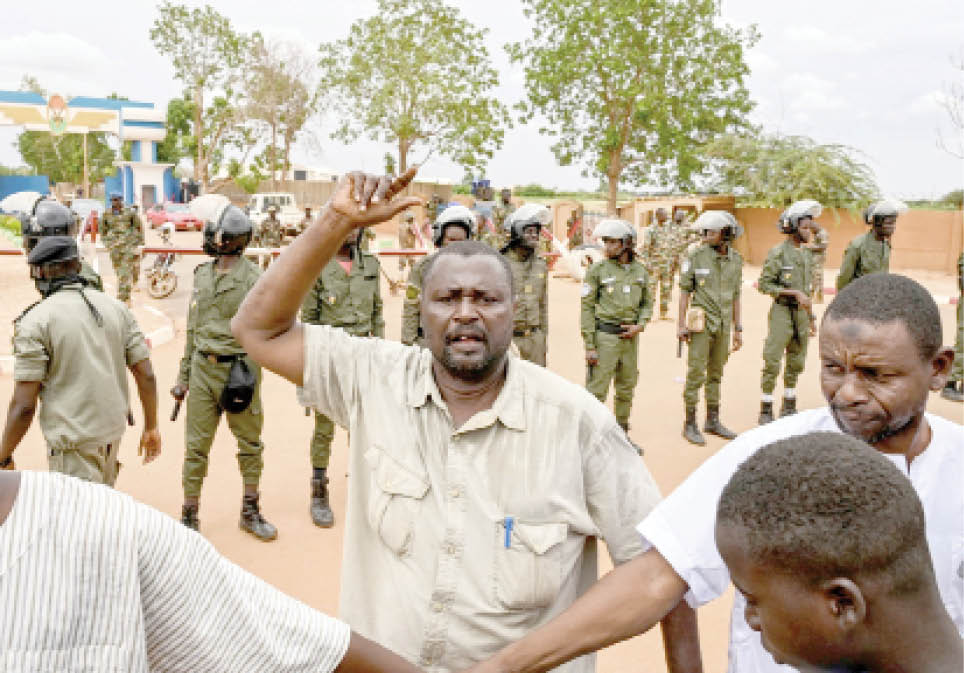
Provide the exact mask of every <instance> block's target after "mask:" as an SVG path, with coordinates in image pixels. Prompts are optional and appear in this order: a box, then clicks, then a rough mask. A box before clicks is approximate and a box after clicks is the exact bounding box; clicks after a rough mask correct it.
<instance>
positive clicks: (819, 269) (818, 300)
mask: <svg viewBox="0 0 964 673" xmlns="http://www.w3.org/2000/svg"><path fill="white" fill-rule="evenodd" d="M810 231H811V236H810V242H809V243H807V244H806V245H804V246H803V247H804V248H806V249H807V250H809V251H810V259H811V260H812V261H813V269H812V273H811V274H810V296H811V298H812V299H813V302H814V303H815V304H822V303H823V267H824V265H825V264H826V263H827V247H828V246H829V245H830V234H829V232H828V231H827V229H826V228H825V227H821V226H820V225H819V224H817V223H816V222H813V223H811V225H810Z"/></svg>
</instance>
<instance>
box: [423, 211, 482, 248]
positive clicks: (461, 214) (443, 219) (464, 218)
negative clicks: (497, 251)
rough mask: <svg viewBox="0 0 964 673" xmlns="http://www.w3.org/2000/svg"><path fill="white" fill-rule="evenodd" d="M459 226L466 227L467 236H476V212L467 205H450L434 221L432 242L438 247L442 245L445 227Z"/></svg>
mask: <svg viewBox="0 0 964 673" xmlns="http://www.w3.org/2000/svg"><path fill="white" fill-rule="evenodd" d="M451 226H459V227H462V228H463V229H465V237H466V238H474V237H475V213H473V212H472V211H471V210H469V209H468V208H466V207H465V206H449V207H448V208H446V209H445V210H443V211H442V213H441V214H440V215H439V216H438V217H437V218H435V221H434V222H432V243H434V244H435V247H436V248H440V247H442V238H443V237H444V236H445V229H446V228H447V227H451Z"/></svg>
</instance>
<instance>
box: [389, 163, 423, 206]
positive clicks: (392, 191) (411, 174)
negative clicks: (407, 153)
mask: <svg viewBox="0 0 964 673" xmlns="http://www.w3.org/2000/svg"><path fill="white" fill-rule="evenodd" d="M417 172H418V168H416V167H415V166H412V167H411V168H409V169H408V170H407V171H405V172H404V173H402V174H401V175H399V176H398V177H397V178H395V179H394V180H393V181H392V185H391V187H390V188H389V191H388V194H387V198H392V197H393V196H395V195H396V194H398V193H399V192H400V191H402V190H403V189H405V188H406V187H408V185H409V184H410V183H411V182H412V180H414V179H415V174H416V173H417Z"/></svg>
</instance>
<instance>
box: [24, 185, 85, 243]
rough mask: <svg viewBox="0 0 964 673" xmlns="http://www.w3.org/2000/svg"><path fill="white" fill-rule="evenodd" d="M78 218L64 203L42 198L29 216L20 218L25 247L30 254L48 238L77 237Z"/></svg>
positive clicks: (25, 215)
mask: <svg viewBox="0 0 964 673" xmlns="http://www.w3.org/2000/svg"><path fill="white" fill-rule="evenodd" d="M77 228H78V225H77V216H76V215H74V212H73V211H72V210H70V209H69V208H67V207H66V206H65V205H63V204H62V203H58V202H57V201H53V200H51V199H45V198H41V199H38V200H37V202H36V203H35V204H34V207H33V209H32V210H31V212H30V213H29V214H22V215H21V216H20V230H21V232H22V233H23V247H24V249H25V250H26V251H27V252H28V253H29V252H30V251H31V250H33V249H34V246H36V245H37V243H39V242H40V239H42V238H44V237H47V236H73V237H76V236H77Z"/></svg>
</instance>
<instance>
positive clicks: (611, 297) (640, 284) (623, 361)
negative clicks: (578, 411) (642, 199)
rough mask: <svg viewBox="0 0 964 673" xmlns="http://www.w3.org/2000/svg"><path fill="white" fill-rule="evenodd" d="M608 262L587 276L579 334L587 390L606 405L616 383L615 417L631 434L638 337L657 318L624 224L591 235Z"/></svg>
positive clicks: (632, 236) (602, 226)
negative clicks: (583, 357) (583, 354)
mask: <svg viewBox="0 0 964 673" xmlns="http://www.w3.org/2000/svg"><path fill="white" fill-rule="evenodd" d="M593 235H594V236H595V237H596V238H599V239H602V242H603V251H604V253H605V255H606V259H604V260H602V261H601V262H596V263H595V264H593V265H592V266H591V267H589V270H588V271H587V272H586V279H585V283H584V284H583V286H582V310H581V314H580V331H581V332H582V340H583V342H584V343H585V346H586V365H587V371H586V388H587V389H588V390H589V392H591V393H592V394H593V395H595V396H596V398H597V399H598V400H599V401H600V402H605V401H606V396H607V394H608V393H609V382H610V381H612V382H613V413H614V414H615V416H616V421H617V422H618V423H619V425H620V427H622V429H623V430H624V431H625V432H626V433H627V435H628V433H629V414H630V411H631V410H632V406H633V393H634V391H635V389H636V382H637V381H638V380H639V368H638V367H637V364H636V363H637V355H638V351H639V339H638V336H639V334H640V333H641V332H642V331H643V329H645V327H646V324H647V323H648V322H649V319H650V318H651V317H652V315H653V298H652V295H650V292H649V287H650V285H649V279H648V278H647V275H646V268H645V267H644V266H643V265H642V264H641V263H640V262H639V261H637V260H636V259H634V257H635V247H636V232H635V231H634V230H633V226H632V225H631V224H630V223H629V222H626V221H625V220H617V219H606V220H603V221H602V222H600V223H599V224H598V225H596V228H595V229H594V230H593Z"/></svg>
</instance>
